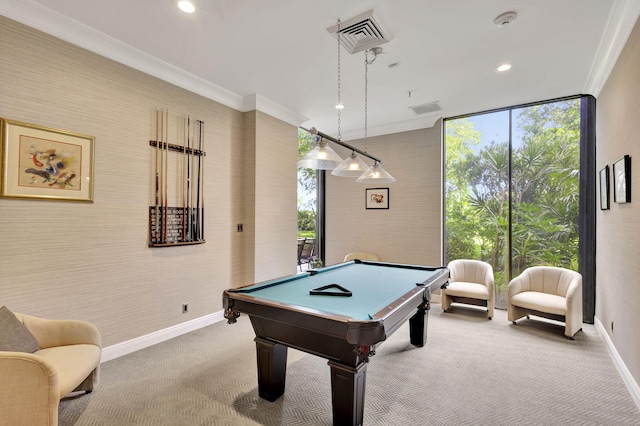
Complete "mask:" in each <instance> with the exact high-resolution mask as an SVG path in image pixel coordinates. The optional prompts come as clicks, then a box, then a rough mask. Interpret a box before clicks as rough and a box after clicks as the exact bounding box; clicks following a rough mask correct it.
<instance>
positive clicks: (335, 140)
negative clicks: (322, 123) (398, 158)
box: [300, 127, 382, 163]
mask: <svg viewBox="0 0 640 426" xmlns="http://www.w3.org/2000/svg"><path fill="white" fill-rule="evenodd" d="M300 128H301V129H302V130H304V131H305V132H307V133H311V134H312V135H318V136H320V137H322V138H324V139H327V140H329V141H331V142H333V143H336V144H338V145H340V146H343V147H345V148H347V149H350V150H351V151H355V152H357V153H358V154H360V155H364V156H365V157H368V158H370V159H372V160H373V161H377V162H378V163H382V160H381V159H379V158H378V157H374V156H373V155H371V154H369V153H368V152H364V151H362V150H360V149H358V148H356V147H355V146H351V145H349V144H348V143H346V142H342V141H339V140H338V139H336V138H333V137H331V136H329V135H327V134H325V133H322V132H320V131H318V130H316V128H315V127H312V128H311V129H305V128H304V127H300Z"/></svg>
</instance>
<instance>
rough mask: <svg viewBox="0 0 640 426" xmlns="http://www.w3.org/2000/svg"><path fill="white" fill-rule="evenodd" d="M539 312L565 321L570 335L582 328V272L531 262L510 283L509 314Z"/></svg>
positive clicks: (517, 316)
mask: <svg viewBox="0 0 640 426" xmlns="http://www.w3.org/2000/svg"><path fill="white" fill-rule="evenodd" d="M529 315H536V316H540V317H543V318H549V319H552V320H556V321H561V322H564V323H565V330H564V334H565V336H567V337H568V338H570V339H573V336H574V335H575V334H576V333H577V332H578V331H580V329H581V328H582V275H580V274H579V273H578V272H575V271H572V270H570V269H565V268H558V267H555V266H532V267H530V268H527V269H525V270H524V271H522V273H521V274H520V275H518V276H517V277H515V278H514V279H512V280H511V282H510V283H509V289H508V292H507V318H508V319H509V321H511V322H513V324H516V320H518V319H520V318H522V317H524V316H526V317H527V318H529Z"/></svg>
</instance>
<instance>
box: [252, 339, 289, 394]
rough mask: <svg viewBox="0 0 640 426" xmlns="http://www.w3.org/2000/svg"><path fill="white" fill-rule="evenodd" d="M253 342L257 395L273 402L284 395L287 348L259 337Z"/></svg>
mask: <svg viewBox="0 0 640 426" xmlns="http://www.w3.org/2000/svg"><path fill="white" fill-rule="evenodd" d="M255 342H256V358H257V361H258V395H260V398H264V399H266V400H267V401H271V402H273V401H275V400H276V399H278V398H280V396H282V394H284V385H285V378H286V375H287V347H286V346H285V345H281V344H279V343H275V342H271V341H269V340H266V339H262V338H260V337H256V338H255Z"/></svg>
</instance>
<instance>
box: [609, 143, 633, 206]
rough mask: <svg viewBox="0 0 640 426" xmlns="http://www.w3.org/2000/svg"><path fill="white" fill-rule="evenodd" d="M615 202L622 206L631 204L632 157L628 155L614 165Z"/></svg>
mask: <svg viewBox="0 0 640 426" xmlns="http://www.w3.org/2000/svg"><path fill="white" fill-rule="evenodd" d="M613 200H614V201H615V202H616V203H621V204H622V203H630V202H631V157H630V156H628V155H625V156H623V157H622V158H621V159H619V160H618V161H616V162H615V163H613Z"/></svg>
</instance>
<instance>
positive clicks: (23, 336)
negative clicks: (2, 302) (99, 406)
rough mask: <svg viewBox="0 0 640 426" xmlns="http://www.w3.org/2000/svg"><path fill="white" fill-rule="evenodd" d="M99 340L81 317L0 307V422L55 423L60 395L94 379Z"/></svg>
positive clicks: (48, 425) (53, 425)
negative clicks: (49, 316)
mask: <svg viewBox="0 0 640 426" xmlns="http://www.w3.org/2000/svg"><path fill="white" fill-rule="evenodd" d="M101 352H102V349H101V342H100V334H99V332H98V329H97V328H96V327H95V326H94V325H93V324H90V323H88V322H85V321H77V320H52V319H44V318H37V317H33V316H29V315H21V314H18V313H16V314H14V313H12V312H11V311H9V310H8V309H7V308H6V307H4V306H3V307H1V308H0V384H1V385H0V424H2V425H28V426H40V425H43V426H44V425H46V426H56V425H57V424H58V405H59V402H60V398H62V397H64V396H65V395H67V394H69V393H71V392H73V391H85V392H87V393H89V392H91V391H92V390H93V388H94V387H95V386H97V384H98V378H99V372H100V356H101Z"/></svg>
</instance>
